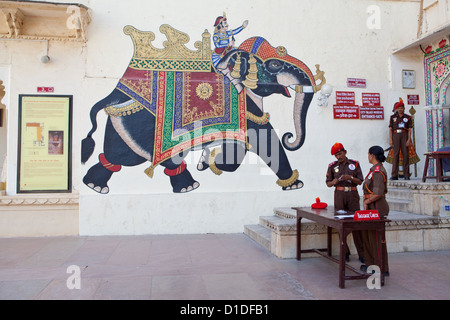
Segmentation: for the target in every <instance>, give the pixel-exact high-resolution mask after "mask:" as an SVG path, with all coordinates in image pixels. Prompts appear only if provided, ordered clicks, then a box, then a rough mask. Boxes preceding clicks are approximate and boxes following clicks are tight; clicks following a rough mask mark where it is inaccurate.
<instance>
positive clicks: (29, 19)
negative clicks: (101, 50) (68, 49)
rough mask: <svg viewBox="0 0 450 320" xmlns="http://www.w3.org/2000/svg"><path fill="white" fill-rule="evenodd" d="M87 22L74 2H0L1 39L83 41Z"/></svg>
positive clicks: (84, 10)
mask: <svg viewBox="0 0 450 320" xmlns="http://www.w3.org/2000/svg"><path fill="white" fill-rule="evenodd" d="M90 21H91V19H90V16H89V9H88V8H87V7H86V6H83V5H81V4H77V3H64V4H63V3H51V2H38V1H0V39H18V40H21V39H32V40H63V41H79V42H85V41H86V29H87V26H88V25H89V23H90Z"/></svg>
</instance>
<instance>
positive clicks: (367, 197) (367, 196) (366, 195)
mask: <svg viewBox="0 0 450 320" xmlns="http://www.w3.org/2000/svg"><path fill="white" fill-rule="evenodd" d="M371 195H372V194H370V193H367V194H365V195H364V199H369V198H370V196H371ZM382 197H383V198H384V197H385V196H384V195H383V196H382Z"/></svg>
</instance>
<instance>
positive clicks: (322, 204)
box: [311, 198, 328, 209]
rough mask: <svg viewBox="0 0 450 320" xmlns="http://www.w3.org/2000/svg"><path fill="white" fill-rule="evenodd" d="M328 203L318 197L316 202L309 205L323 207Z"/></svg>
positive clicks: (315, 207)
mask: <svg viewBox="0 0 450 320" xmlns="http://www.w3.org/2000/svg"><path fill="white" fill-rule="evenodd" d="M327 206H328V205H327V204H326V203H325V202H320V198H316V203H313V204H312V205H311V208H313V209H325V208H326V207H327Z"/></svg>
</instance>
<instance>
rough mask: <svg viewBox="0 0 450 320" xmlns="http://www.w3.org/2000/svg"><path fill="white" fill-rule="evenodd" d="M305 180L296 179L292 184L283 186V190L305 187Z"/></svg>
mask: <svg viewBox="0 0 450 320" xmlns="http://www.w3.org/2000/svg"><path fill="white" fill-rule="evenodd" d="M303 185H304V184H303V182H302V181H301V180H297V181H295V182H294V183H293V184H292V185H290V186H288V187H283V188H282V189H283V190H297V189H301V188H303Z"/></svg>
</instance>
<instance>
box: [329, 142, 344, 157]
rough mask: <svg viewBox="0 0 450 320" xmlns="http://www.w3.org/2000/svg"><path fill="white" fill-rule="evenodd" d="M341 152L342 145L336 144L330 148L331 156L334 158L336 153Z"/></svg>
mask: <svg viewBox="0 0 450 320" xmlns="http://www.w3.org/2000/svg"><path fill="white" fill-rule="evenodd" d="M341 150H345V149H344V146H343V145H342V143H339V142H336V143H335V144H333V146H332V147H331V155H332V156H334V155H335V154H336V153H338V152H339V151H341Z"/></svg>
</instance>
